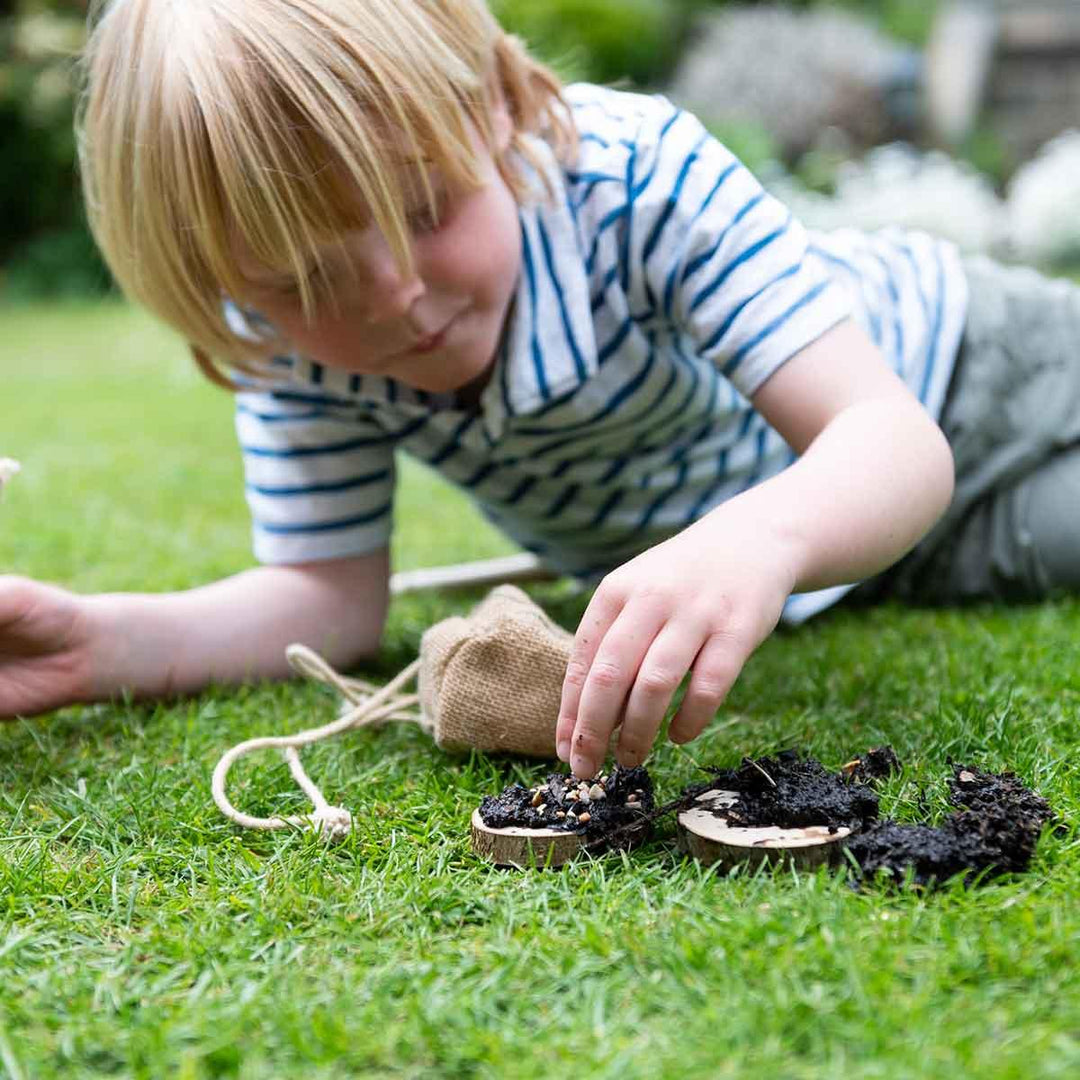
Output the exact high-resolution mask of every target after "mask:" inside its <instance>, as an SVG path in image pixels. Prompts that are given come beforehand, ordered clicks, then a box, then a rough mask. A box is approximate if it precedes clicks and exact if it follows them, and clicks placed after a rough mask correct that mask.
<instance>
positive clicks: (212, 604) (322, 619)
mask: <svg viewBox="0 0 1080 1080" xmlns="http://www.w3.org/2000/svg"><path fill="white" fill-rule="evenodd" d="M388 580H389V559H388V556H387V553H386V552H385V551H380V552H377V553H375V554H372V555H366V556H363V557H359V558H352V559H333V560H328V561H326V562H318V563H308V564H305V565H299V566H263V567H259V568H257V569H254V570H248V571H246V572H244V573H242V574H237V575H236V576H235V577H230V578H226V579H224V580H222V581H218V582H214V583H213V584H211V585H205V586H202V587H200V588H197V589H191V590H188V591H186V592H178V593H162V594H141V593H114V594H102V595H97V596H77V595H75V594H73V593H70V592H67V591H66V590H63V589H58V588H55V587H53V586H50V585H43V584H41V583H39V582H36V581H31V580H28V579H26V578H18V577H0V717H12V716H16V715H19V716H32V715H36V714H38V713H42V712H48V711H49V710H51V709H55V708H59V707H60V706H63V705H70V704H73V703H75V702H80V701H105V700H109V699H110V698H113V697H116V696H118V695H120V694H122V693H130V694H132V695H133V696H134V697H136V698H162V697H170V696H173V695H176V694H186V693H192V692H195V691H197V690H199V689H201V688H203V687H205V686H206V685H207V684H209V683H211V682H216V683H222V684H234V683H239V682H243V681H247V680H252V679H263V678H270V679H272V678H281V677H284V676H285V675H286V674H288V666H287V664H286V661H285V647H286V645H288V644H290V643H291V642H294V641H299V642H303V643H304V644H307V645H310V646H311V647H312V648H315V649H317V650H319V651H320V652H322V653H323V654H324V655H325V656H326V657H327V658H328V659H329V660H330V662H331V663H332V664H335V665H348V664H349V663H352V662H355V661H356V660H358V659H360V658H361V657H363V656H365V655H370V654H371V653H373V652H374V651H375V650H376V648H377V647H378V643H379V638H380V635H381V633H382V627H383V621H384V619H385V616H386V608H387V595H388V590H387V583H388Z"/></svg>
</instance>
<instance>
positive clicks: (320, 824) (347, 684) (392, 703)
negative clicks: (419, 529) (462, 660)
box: [210, 645, 429, 842]
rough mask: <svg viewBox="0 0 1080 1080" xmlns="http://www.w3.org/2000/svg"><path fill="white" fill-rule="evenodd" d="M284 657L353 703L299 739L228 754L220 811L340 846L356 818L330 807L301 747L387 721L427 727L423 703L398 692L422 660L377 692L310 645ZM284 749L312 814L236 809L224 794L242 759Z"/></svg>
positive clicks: (219, 770)
mask: <svg viewBox="0 0 1080 1080" xmlns="http://www.w3.org/2000/svg"><path fill="white" fill-rule="evenodd" d="M285 656H286V658H287V659H288V661H289V664H290V665H291V666H292V668H293V669H294V670H295V671H296V672H298V673H299V674H300V675H303V676H304V677H305V678H308V679H312V680H314V681H316V682H321V683H324V684H327V685H329V686H333V687H334V688H335V689H336V690H338V691H339V692H340V693H341V694H342V696H343V697H344V698H345V699H346V701H348V702H350V703H351V704H352V708H350V709H347V710H346V711H345V712H344V713H343V714H342V715H341V716H339V717H338V719H337V720H334V721H332V722H331V723H329V724H324V725H322V726H321V727H317V728H309V729H308V730H307V731H301V732H298V733H297V734H296V735H266V736H262V737H260V738H256V739H248V740H247V741H246V742H242V743H239V744H238V745H236V746H234V747H233V748H232V749H231V750H228V751H226V752H225V753H224V754H223V755H222V757H221V760H220V761H219V762H218V763H217V765H216V766H215V768H214V774H213V776H212V777H211V780H210V791H211V793H212V794H213V796H214V802H215V803H216V804H217V807H218V809H219V810H220V811H221V812H222V813H223V814H224V815H225V816H226V817H227V818H228V819H229V820H230V821H234V822H235V823H236V824H237V825H241V826H243V827H244V828H246V829H262V830H271V829H288V828H305V827H307V828H315V829H316V830H317V831H318V833H319V835H320V836H322V837H323V839H325V840H328V841H331V842H337V841H339V840H343V839H344V838H345V837H346V836H348V835H349V833H350V832H351V831H352V828H353V818H352V815H351V814H350V813H349V811H348V810H346V809H345V808H344V807H341V806H331V805H330V804H329V803H328V802H327V801H326V799H325V798H324V797H323V794H322V792H321V791H320V790H319V788H318V787H317V785H316V784H315V783H314V781H313V780H312V779H311V777H309V776H308V774H307V773H306V772H305V771H304V766H303V764H302V763H301V761H300V754H299V752H298V751H299V748H300V747H303V746H311V745H313V744H314V743H318V742H322V741H323V740H325V739H330V738H333V737H334V736H335V735H339V734H341V733H342V732H343V731H349V730H351V729H353V728H363V727H372V726H374V725H376V724H380V723H386V722H388V721H401V722H406V723H418V724H420V725H421V726H422V727H424V728H425V729H428V728H429V725H428V723H427V721H426V720H425V719H424V717H423V716H422V715H421V714H420V711H419V708H418V706H419V702H420V699H419V697H418V696H417V695H416V694H401V693H399V691H400V690H401V688H402V687H404V686H405V685H406V684H407V683H408V682H410V681H411V680H412V679H414V678H415V677H416V673H417V671H419V669H420V661H419V660H415V661H413V663H411V664H410V665H409V666H408V667H407V668H405V669H404V670H403V671H401V672H400V673H399V674H397V675H396V676H395V677H394V678H393V679H391V680H390V682H388V683H387V684H386V685H385V686H383V687H381V688H379V689H375V688H373V687H368V686H367V684H364V683H361V682H360V680H357V679H346V678H344V677H343V676H342V675H340V674H339V673H338V672H337V671H335V670H334V669H333V668H332V667H331V666H330V664H328V663H327V662H326V660H324V659H323V658H322V657H321V656H319V654H318V653H316V652H314V651H313V650H311V649H309V648H308V647H307V646H306V645H290V646H289V647H288V649H286V650H285ZM266 749H280V750H281V751H282V753H283V756H284V758H285V761H286V762H287V763H288V766H289V772H290V773H292V776H293V779H294V780H295V781H296V783H297V785H298V786H299V787H300V789H301V790H302V791H303V792H304V794H305V795H307V797H308V798H309V799H310V800H311V802H312V805H313V806H314V810H313V811H312V812H311V813H310V814H293V815H290V816H288V817H268V818H262V817H253V816H252V815H250V814H245V813H243V811H241V810H238V809H237V808H236V807H235V806H233V804H232V803H231V802H230V801H229V797H228V795H227V794H226V792H225V785H226V781H227V779H228V775H229V770H230V769H231V768H232V767H233V765H234V764H235V763H236V762H237V761H239V760H240V758H242V757H246V756H247V755H248V754H251V753H254V752H255V751H256V750H266Z"/></svg>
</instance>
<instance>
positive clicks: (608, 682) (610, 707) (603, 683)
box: [570, 604, 663, 776]
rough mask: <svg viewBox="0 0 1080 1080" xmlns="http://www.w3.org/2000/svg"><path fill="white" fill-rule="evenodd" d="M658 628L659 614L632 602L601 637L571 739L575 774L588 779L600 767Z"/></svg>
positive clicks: (571, 756) (660, 621) (583, 691)
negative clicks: (602, 637)
mask: <svg viewBox="0 0 1080 1080" xmlns="http://www.w3.org/2000/svg"><path fill="white" fill-rule="evenodd" d="M662 625H663V620H662V619H661V618H660V617H659V615H658V613H655V612H652V613H650V612H648V611H646V610H643V606H642V605H634V604H630V605H628V606H627V607H625V608H623V610H622V612H621V613H620V614H619V617H618V618H617V619H616V620H615V622H614V623H612V625H611V627H610V629H609V630H608V632H607V633H606V634H605V635H604V639H603V641H602V642H601V643H600V646H599V648H598V649H597V650H596V655H595V656H594V657H593V662H592V665H591V666H590V668H589V673H588V675H587V676H586V678H585V685H584V686H583V687H582V690H581V699H580V702H579V705H578V714H577V723H576V724H575V726H574V734H573V737H572V740H571V746H570V768H571V769H572V770H573V772H574V774H575V775H576V776H592V775H594V774H595V773H596V772H597V770H598V769H599V768H600V766H601V764H603V761H604V758H605V756H606V755H607V747H608V740H609V739H610V737H611V733H612V731H614V730H615V727H616V725H617V724H618V723H619V721H620V719H621V718H622V714H623V708H624V706H625V704H626V697H627V695H628V694H629V692H630V687H631V686H632V685H633V683H634V679H635V677H636V676H637V671H638V668H639V667H640V666H641V661H642V659H643V658H644V657H645V654H646V653H647V652H648V649H649V646H650V645H651V644H652V641H653V638H654V637H655V636H656V634H657V632H658V631H659V630H660V627H661V626H662Z"/></svg>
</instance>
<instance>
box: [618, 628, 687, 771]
mask: <svg viewBox="0 0 1080 1080" xmlns="http://www.w3.org/2000/svg"><path fill="white" fill-rule="evenodd" d="M701 639H702V633H701V631H699V630H698V629H696V628H694V627H690V626H685V625H684V626H678V625H675V624H672V623H668V624H667V625H666V626H665V627H664V628H663V629H662V630H661V631H660V633H659V634H658V635H657V637H656V639H655V640H654V641H653V643H652V645H650V646H649V651H648V652H647V653H646V654H645V658H644V659H643V660H642V661H641V666H640V667H639V668H638V673H637V678H636V679H635V680H634V685H633V687H632V688H631V690H630V696H629V697H628V698H627V702H626V709H625V712H624V713H623V722H622V728H621V729H620V731H619V745H618V749H617V750H616V753H615V757H616V760H617V761H618V762H619V764H620V765H623V766H626V767H628V768H629V767H631V766H634V765H640V764H641V763H642V762H643V761H644V760H645V759H646V758H647V757H648V755H649V751H650V750H651V749H652V745H653V743H654V741H655V740H656V733H657V731H658V730H659V728H660V722H661V720H663V719H664V713H665V712H667V708H668V706H669V705H670V704H671V698H672V696H673V695H674V693H675V691H676V690H677V689H678V687H679V683H681V682H682V680H683V676H684V675H685V674H686V672H687V671H688V670H689V669H690V665H691V663H693V660H694V657H695V656H696V655H697V653H698V649H699V647H700V645H701Z"/></svg>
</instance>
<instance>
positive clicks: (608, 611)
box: [555, 587, 622, 761]
mask: <svg viewBox="0 0 1080 1080" xmlns="http://www.w3.org/2000/svg"><path fill="white" fill-rule="evenodd" d="M621 608H622V604H621V602H616V601H615V600H613V599H610V598H609V597H608V595H607V594H606V593H605V592H604V590H603V588H602V587H601V588H600V589H598V590H597V591H596V592H595V593H594V594H593V597H592V599H591V600H590V601H589V606H588V607H587V608H586V609H585V614H584V615H582V616H581V622H580V623H579V624H578V629H577V633H576V634H575V635H574V644H573V647H572V648H571V650H570V659H569V661H568V662H567V665H566V675H565V676H564V677H563V686H562V699H561V701H560V702H559V720H558V723H557V724H556V727H555V745H556V749H557V752H558V755H559V759H560V760H561V761H569V760H570V742H571V739H572V737H573V734H574V726H575V725H576V723H577V717H578V707H579V705H580V703H581V692H582V690H583V689H584V688H585V680H586V679H587V678H588V675H589V669H590V668H591V667H592V662H593V657H594V656H596V650H597V649H599V648H600V642H601V641H602V640H603V638H604V634H605V633H606V631H607V629H608V627H610V626H611V624H612V623H613V622H614V621H615V618H616V617H617V616H618V614H619V611H620V610H621Z"/></svg>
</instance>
